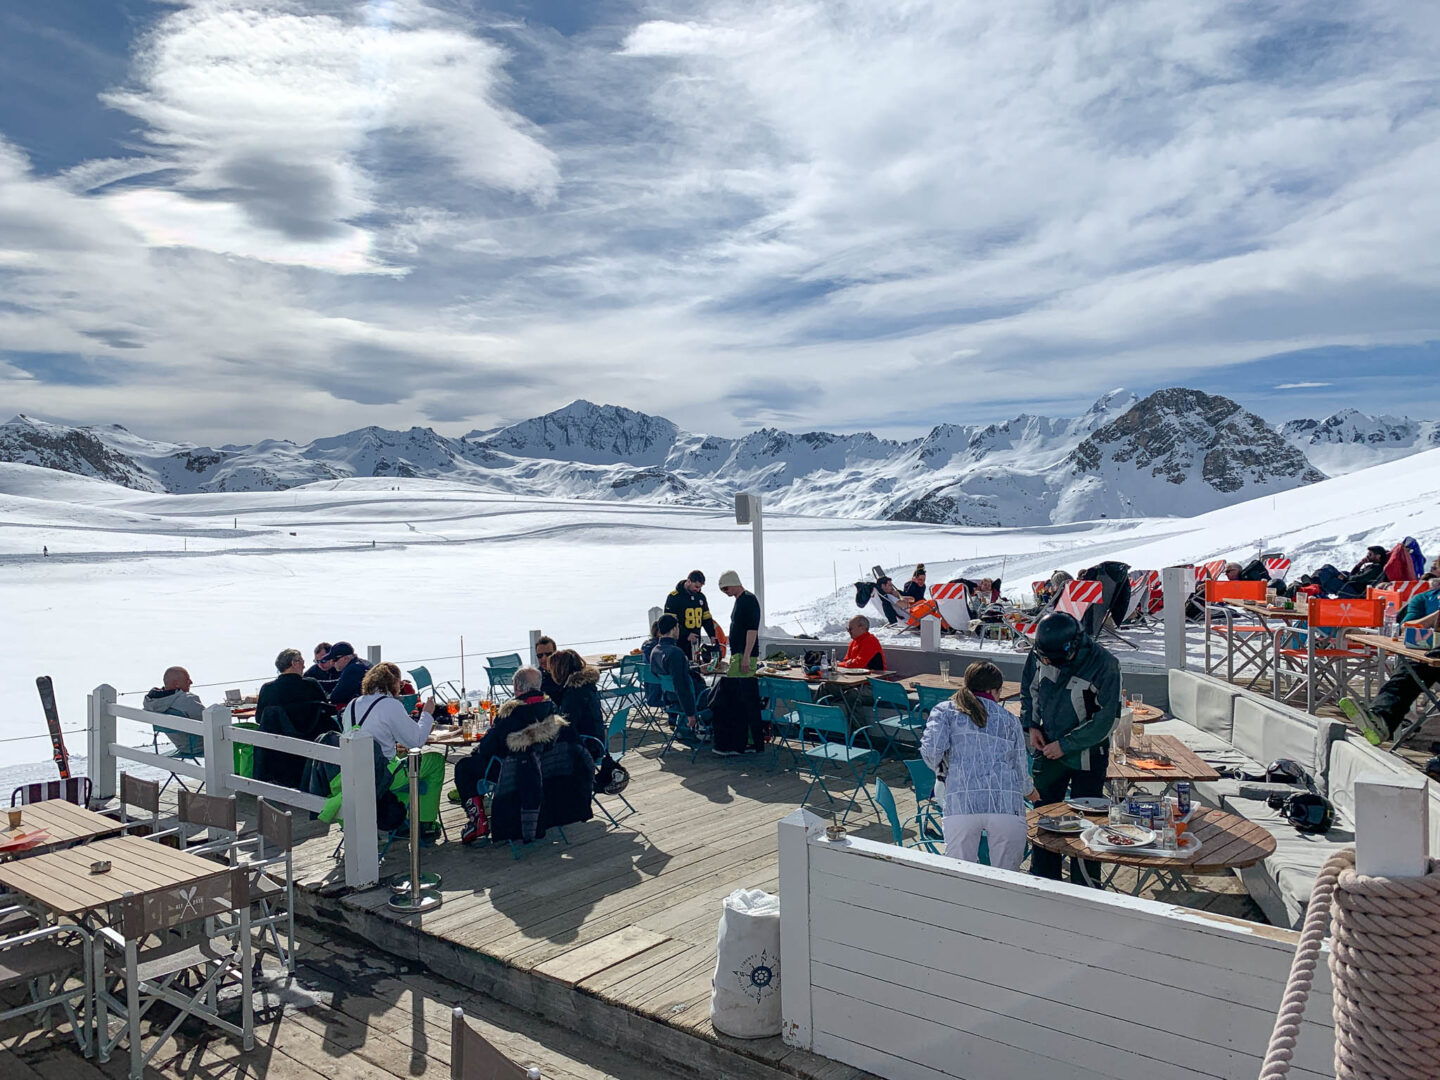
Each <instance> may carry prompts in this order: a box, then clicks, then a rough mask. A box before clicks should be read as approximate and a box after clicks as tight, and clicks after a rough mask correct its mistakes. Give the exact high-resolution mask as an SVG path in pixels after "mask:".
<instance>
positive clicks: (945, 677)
mask: <svg viewBox="0 0 1440 1080" xmlns="http://www.w3.org/2000/svg"><path fill="white" fill-rule="evenodd" d="M940 681H941V682H943V683H945V684H946V685H949V682H950V661H949V660H941V661H940Z"/></svg>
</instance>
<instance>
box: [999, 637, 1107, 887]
mask: <svg viewBox="0 0 1440 1080" xmlns="http://www.w3.org/2000/svg"><path fill="white" fill-rule="evenodd" d="M1119 716H1120V662H1119V661H1118V660H1116V659H1115V657H1114V656H1112V655H1111V654H1110V653H1109V652H1108V651H1107V650H1106V649H1105V648H1103V647H1102V646H1101V645H1099V644H1097V643H1096V642H1095V640H1094V639H1093V638H1091V637H1090V635H1089V634H1087V633H1085V631H1084V630H1082V629H1081V627H1080V623H1079V621H1078V620H1076V618H1075V617H1074V616H1073V615H1067V614H1066V613H1065V612H1063V611H1052V612H1051V613H1050V614H1049V615H1046V616H1045V617H1044V618H1043V619H1041V620H1040V623H1039V625H1038V626H1036V628H1035V646H1034V648H1032V649H1031V650H1030V655H1029V657H1027V658H1026V660H1025V673H1024V674H1023V675H1022V676H1021V678H1020V724H1021V726H1022V727H1024V728H1025V734H1026V736H1027V738H1028V740H1029V744H1030V751H1031V769H1030V774H1031V778H1032V779H1033V780H1034V782H1035V788H1036V790H1037V791H1039V793H1040V802H1041V804H1042V805H1043V804H1045V803H1054V802H1060V801H1062V800H1064V799H1066V798H1067V797H1068V798H1081V797H1085V796H1096V795H1101V794H1103V793H1104V790H1105V770H1106V768H1107V767H1108V766H1109V764H1110V731H1111V729H1112V728H1113V727H1114V726H1115V721H1116V720H1117V719H1118V718H1119ZM1060 864H1061V857H1060V856H1059V855H1057V854H1055V853H1054V852H1051V851H1045V850H1043V849H1042V848H1040V847H1036V848H1035V849H1034V851H1033V853H1032V854H1031V857H1030V872H1031V873H1033V874H1035V875H1036V876H1037V877H1046V878H1055V879H1057V880H1058V879H1059V877H1060ZM1086 870H1087V871H1088V872H1089V873H1090V876H1091V879H1092V881H1097V882H1098V880H1099V879H1098V876H1097V875H1098V873H1099V864H1098V863H1092V862H1087V863H1086ZM1071 880H1072V881H1074V882H1076V883H1077V884H1081V883H1083V880H1084V879H1083V878H1082V877H1081V876H1080V874H1079V872H1078V868H1076V867H1072V868H1071Z"/></svg>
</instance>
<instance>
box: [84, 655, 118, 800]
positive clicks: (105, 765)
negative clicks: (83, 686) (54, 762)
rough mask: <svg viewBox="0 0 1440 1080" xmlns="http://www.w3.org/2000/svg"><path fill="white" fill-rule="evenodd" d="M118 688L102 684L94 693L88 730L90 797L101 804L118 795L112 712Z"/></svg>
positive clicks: (86, 737)
mask: <svg viewBox="0 0 1440 1080" xmlns="http://www.w3.org/2000/svg"><path fill="white" fill-rule="evenodd" d="M119 696H120V695H119V694H118V693H117V692H116V690H115V687H113V686H111V685H110V684H109V683H102V684H101V685H99V686H97V687H96V688H95V689H94V690H92V691H91V692H90V699H89V700H90V722H89V728H88V730H87V731H86V733H85V771H86V772H87V773H88V774H89V776H90V788H91V790H90V797H91V798H92V799H93V800H94V801H95V802H96V803H97V804H98V803H104V802H109V801H110V800H111V799H113V798H114V797H115V755H114V753H112V752H111V750H110V744H111V743H113V742H114V741H115V715H114V714H113V713H112V712H111V711H110V706H111V705H114V704H115V702H116V700H117V699H118V698H119Z"/></svg>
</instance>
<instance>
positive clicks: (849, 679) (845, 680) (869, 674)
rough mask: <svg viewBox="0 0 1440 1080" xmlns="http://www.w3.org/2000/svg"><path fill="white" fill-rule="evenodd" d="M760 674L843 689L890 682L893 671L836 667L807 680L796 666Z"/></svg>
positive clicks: (803, 672)
mask: <svg viewBox="0 0 1440 1080" xmlns="http://www.w3.org/2000/svg"><path fill="white" fill-rule="evenodd" d="M760 674H761V675H762V676H763V677H765V678H768V679H787V680H789V681H790V682H800V683H805V684H806V685H807V686H819V685H820V684H821V683H827V682H828V683H835V684H836V685H838V686H841V687H843V688H845V689H847V690H848V689H849V688H850V687H852V686H865V685H867V683H868V682H869V680H870V679H872V678H874V679H885V680H886V681H892V680H893V678H894V675H895V673H894V672H893V671H866V670H861V669H852V668H841V667H837V668H836V669H835V671H834V673H833V674H830V675H825V676H822V677H821V678H818V679H811V678H807V677H806V675H805V669H804V668H803V667H801V666H799V665H798V664H797V665H796V666H794V667H789V668H786V669H785V670H783V671H778V672H765V671H761V672H760Z"/></svg>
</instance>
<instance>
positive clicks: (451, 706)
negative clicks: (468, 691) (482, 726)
mask: <svg viewBox="0 0 1440 1080" xmlns="http://www.w3.org/2000/svg"><path fill="white" fill-rule="evenodd" d="M445 711H446V712H447V713H449V714H450V715H451V716H454V715H455V714H456V713H458V712H459V711H460V702H458V701H448V702H446V703H445Z"/></svg>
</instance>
